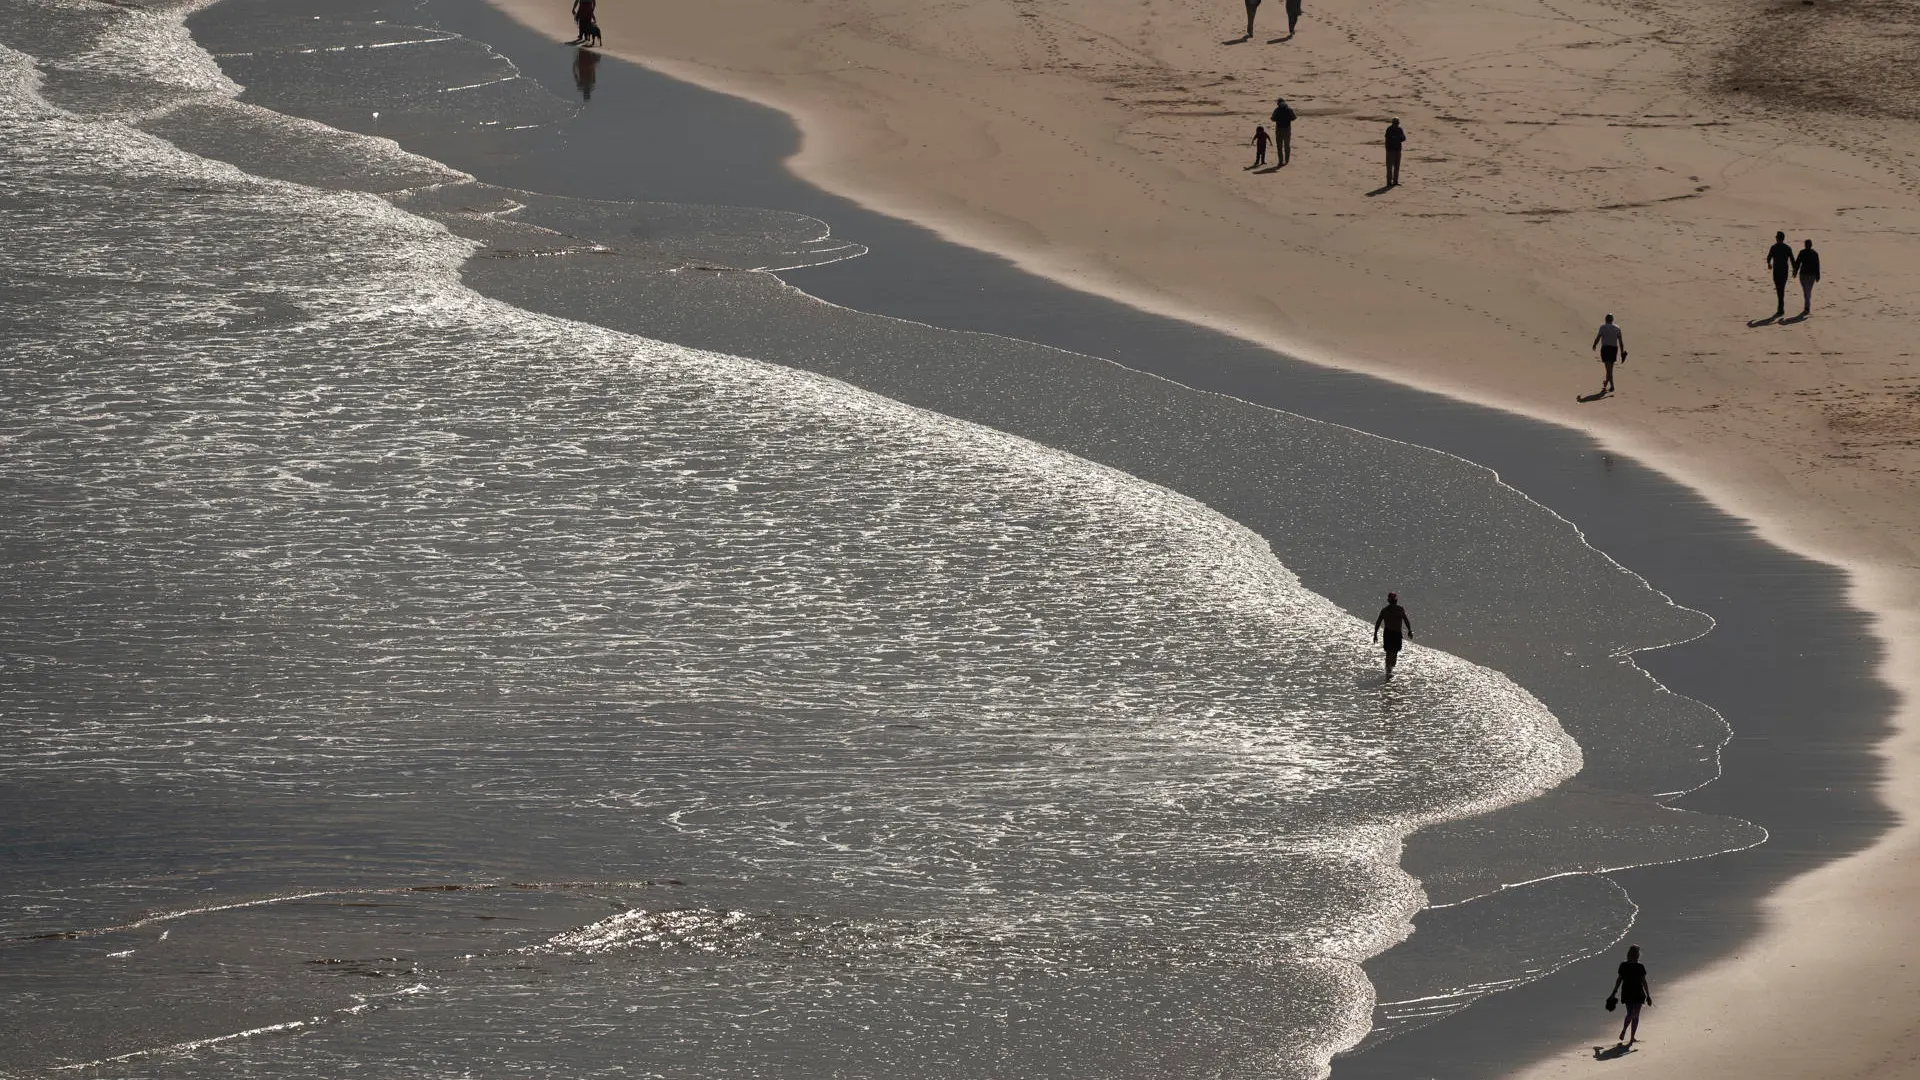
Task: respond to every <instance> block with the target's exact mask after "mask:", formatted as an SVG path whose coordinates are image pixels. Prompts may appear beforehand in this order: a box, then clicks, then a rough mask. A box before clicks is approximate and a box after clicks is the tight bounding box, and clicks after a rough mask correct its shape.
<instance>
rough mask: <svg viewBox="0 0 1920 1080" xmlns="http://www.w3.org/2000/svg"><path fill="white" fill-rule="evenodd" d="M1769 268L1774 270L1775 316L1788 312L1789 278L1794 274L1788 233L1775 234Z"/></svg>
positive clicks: (1768, 251)
mask: <svg viewBox="0 0 1920 1080" xmlns="http://www.w3.org/2000/svg"><path fill="white" fill-rule="evenodd" d="M1767 269H1769V270H1772V271H1773V297H1774V299H1775V300H1776V301H1778V303H1777V304H1776V305H1775V306H1774V309H1773V317H1774V318H1776V319H1777V318H1779V317H1780V316H1782V315H1785V314H1786V313H1787V279H1788V278H1789V277H1792V276H1793V249H1792V248H1790V247H1788V246H1787V234H1786V233H1783V232H1777V233H1774V234H1773V246H1772V247H1770V248H1768V249H1767Z"/></svg>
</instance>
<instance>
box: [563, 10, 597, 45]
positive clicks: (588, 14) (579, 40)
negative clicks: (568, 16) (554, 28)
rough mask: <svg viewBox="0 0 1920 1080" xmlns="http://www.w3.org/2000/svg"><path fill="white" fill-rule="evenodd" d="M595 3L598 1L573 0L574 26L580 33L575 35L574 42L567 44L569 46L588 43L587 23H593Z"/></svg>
mask: <svg viewBox="0 0 1920 1080" xmlns="http://www.w3.org/2000/svg"><path fill="white" fill-rule="evenodd" d="M595 2H596V0H573V26H574V29H576V30H578V31H579V33H577V34H575V35H573V40H572V41H569V42H567V44H569V45H584V44H586V43H587V23H589V22H592V21H593V9H594V5H595Z"/></svg>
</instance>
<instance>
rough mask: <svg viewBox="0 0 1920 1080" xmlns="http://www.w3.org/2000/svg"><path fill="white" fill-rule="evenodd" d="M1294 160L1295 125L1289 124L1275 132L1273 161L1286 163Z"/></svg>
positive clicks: (1277, 163)
mask: <svg viewBox="0 0 1920 1080" xmlns="http://www.w3.org/2000/svg"><path fill="white" fill-rule="evenodd" d="M1292 160H1293V125H1291V124H1288V125H1286V126H1285V127H1281V128H1279V129H1277V130H1276V131H1274V133H1273V163H1274V164H1275V165H1285V164H1286V163H1287V162H1289V161H1292Z"/></svg>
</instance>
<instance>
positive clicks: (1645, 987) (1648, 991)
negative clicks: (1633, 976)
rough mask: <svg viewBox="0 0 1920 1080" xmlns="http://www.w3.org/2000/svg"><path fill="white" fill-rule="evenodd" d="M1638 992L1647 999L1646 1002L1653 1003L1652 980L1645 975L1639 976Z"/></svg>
mask: <svg viewBox="0 0 1920 1080" xmlns="http://www.w3.org/2000/svg"><path fill="white" fill-rule="evenodd" d="M1640 993H1641V995H1642V996H1644V997H1645V998H1646V999H1647V1004H1649V1005H1651V1004H1653V981H1652V980H1651V979H1648V978H1647V977H1646V976H1645V975H1642V976H1640Z"/></svg>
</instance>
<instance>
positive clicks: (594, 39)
mask: <svg viewBox="0 0 1920 1080" xmlns="http://www.w3.org/2000/svg"><path fill="white" fill-rule="evenodd" d="M581 29H582V30H583V31H584V32H585V35H586V37H585V43H586V44H588V45H598V44H600V24H599V23H598V22H589V23H587V24H586V25H585V26H583V27H581Z"/></svg>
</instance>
